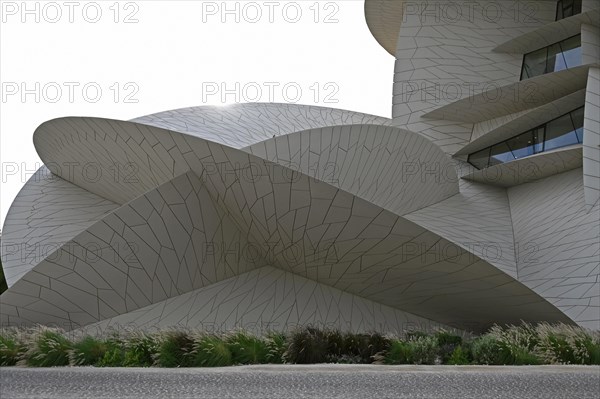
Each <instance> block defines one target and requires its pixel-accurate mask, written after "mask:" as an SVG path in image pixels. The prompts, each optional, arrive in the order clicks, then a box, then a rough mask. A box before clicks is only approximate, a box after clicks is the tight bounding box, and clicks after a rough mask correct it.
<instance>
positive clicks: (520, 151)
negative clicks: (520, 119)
mask: <svg viewBox="0 0 600 399" xmlns="http://www.w3.org/2000/svg"><path fill="white" fill-rule="evenodd" d="M506 144H508V147H509V148H510V150H511V151H512V153H513V155H514V157H515V158H516V159H519V158H523V157H527V156H529V155H533V154H534V153H535V151H534V144H535V143H534V142H533V131H531V132H527V133H524V134H520V135H518V136H516V137H513V138H512V139H510V140H508V141H507V142H506Z"/></svg>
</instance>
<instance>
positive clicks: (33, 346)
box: [23, 327, 72, 367]
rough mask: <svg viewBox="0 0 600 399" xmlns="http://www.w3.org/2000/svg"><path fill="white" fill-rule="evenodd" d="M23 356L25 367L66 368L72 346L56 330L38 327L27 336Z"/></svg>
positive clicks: (61, 333)
mask: <svg viewBox="0 0 600 399" xmlns="http://www.w3.org/2000/svg"><path fill="white" fill-rule="evenodd" d="M26 345H27V350H26V351H25V353H24V354H23V360H24V362H25V364H26V365H28V366H33V367H53V366H68V365H69V353H70V351H71V348H72V344H71V342H70V341H69V339H68V338H67V337H65V336H64V335H63V332H62V331H61V330H59V329H57V328H50V327H38V328H37V329H35V330H34V331H32V333H31V334H30V335H29V336H28V340H27V343H26Z"/></svg>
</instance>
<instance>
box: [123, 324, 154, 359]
mask: <svg viewBox="0 0 600 399" xmlns="http://www.w3.org/2000/svg"><path fill="white" fill-rule="evenodd" d="M124 350H125V354H124V359H123V365H124V366H125V367H150V366H152V365H153V363H154V355H155V353H156V352H157V351H158V343H157V342H156V339H155V337H154V336H152V335H148V334H145V333H143V332H135V333H132V334H130V335H129V336H128V337H127V338H126V339H125V345H124Z"/></svg>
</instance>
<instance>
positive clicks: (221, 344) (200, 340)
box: [190, 334, 247, 367]
mask: <svg viewBox="0 0 600 399" xmlns="http://www.w3.org/2000/svg"><path fill="white" fill-rule="evenodd" d="M229 348H230V346H229V345H228V343H227V342H226V341H225V340H224V339H223V338H221V337H219V336H216V335H207V334H200V335H198V336H197V337H196V338H195V339H194V343H193V345H192V350H191V352H190V362H191V365H192V366H194V367H225V366H231V365H233V364H234V362H233V356H232V353H231V351H230V349H229ZM238 349H239V348H238ZM246 355H247V354H245V353H244V354H240V353H239V352H238V356H240V357H244V356H246Z"/></svg>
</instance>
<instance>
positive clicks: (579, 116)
mask: <svg viewBox="0 0 600 399" xmlns="http://www.w3.org/2000/svg"><path fill="white" fill-rule="evenodd" d="M583 111H584V108H583V107H581V108H577V109H576V110H575V111H572V112H571V120H572V121H573V126H575V134H576V135H577V141H579V142H580V143H583V117H584V112H583Z"/></svg>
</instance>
